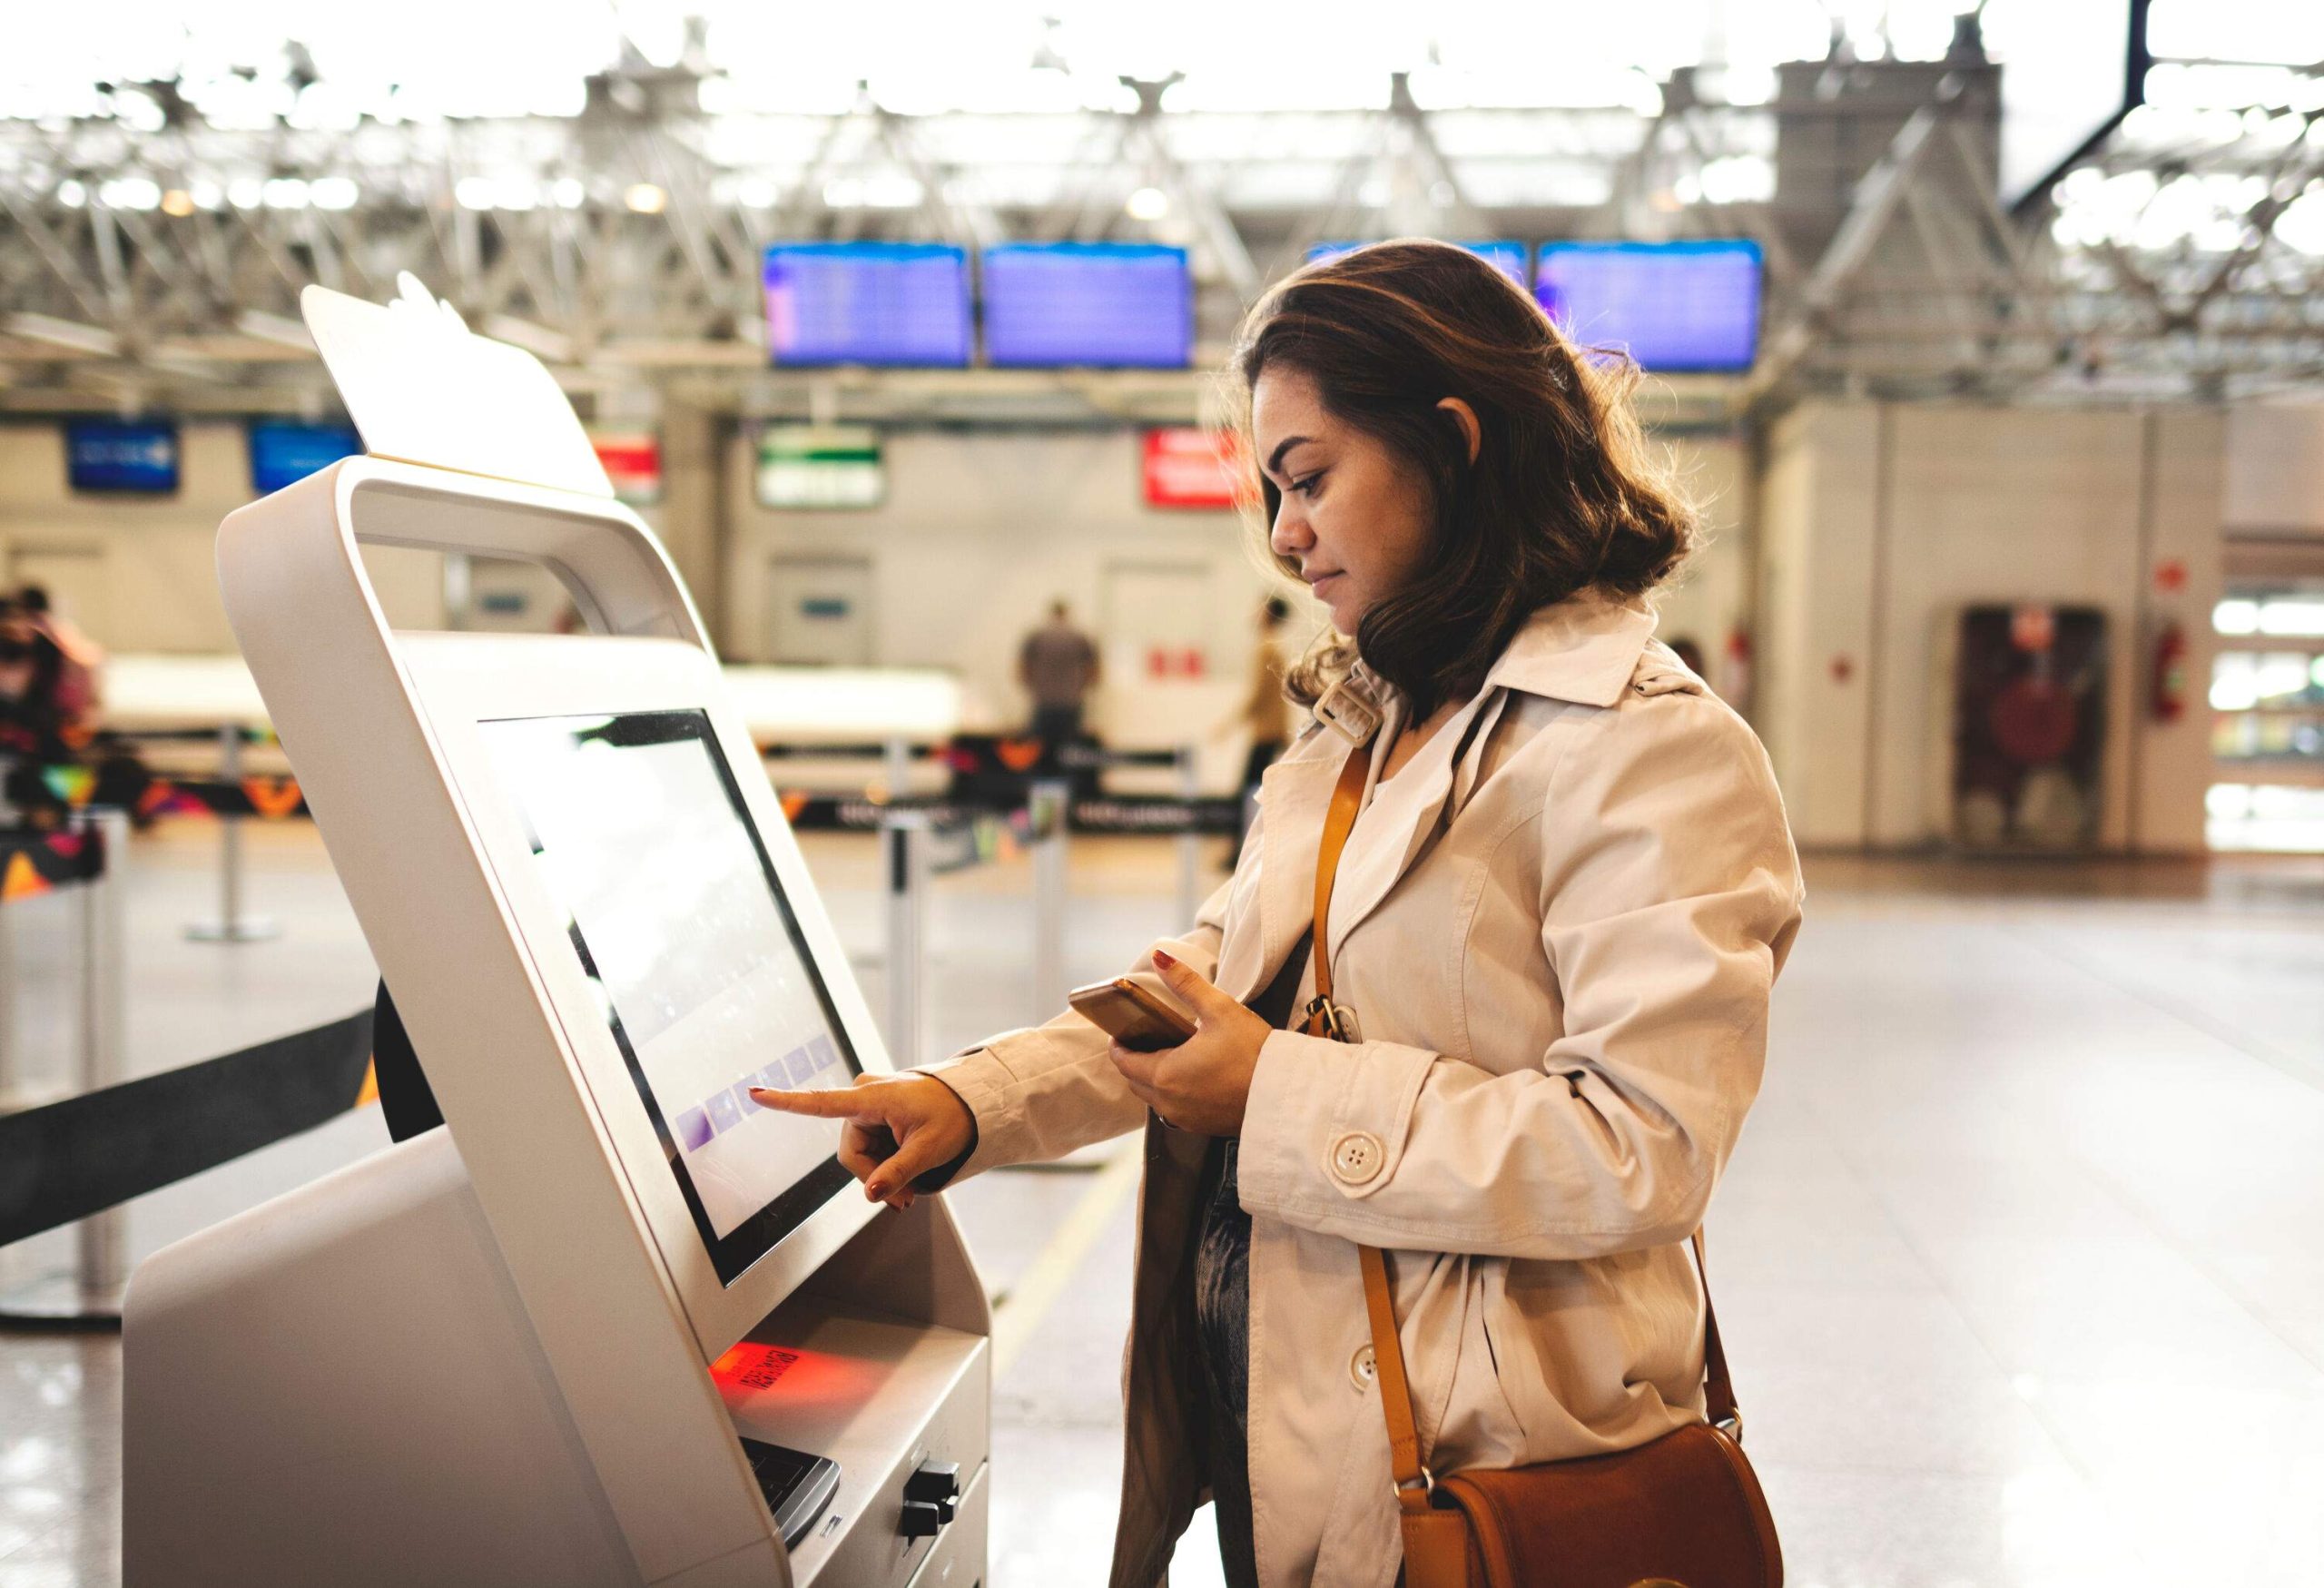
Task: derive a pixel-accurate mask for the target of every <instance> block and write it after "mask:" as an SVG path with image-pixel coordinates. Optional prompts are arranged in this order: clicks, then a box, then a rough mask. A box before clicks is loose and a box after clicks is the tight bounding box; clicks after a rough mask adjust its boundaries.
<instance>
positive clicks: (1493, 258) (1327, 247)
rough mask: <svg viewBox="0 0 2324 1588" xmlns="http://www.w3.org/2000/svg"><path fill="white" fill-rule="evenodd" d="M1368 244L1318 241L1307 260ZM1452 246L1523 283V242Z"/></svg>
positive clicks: (1332, 257)
mask: <svg viewBox="0 0 2324 1588" xmlns="http://www.w3.org/2000/svg"><path fill="white" fill-rule="evenodd" d="M1370 246H1371V244H1369V243H1364V242H1318V243H1315V244H1314V245H1312V246H1311V247H1310V248H1309V249H1308V250H1307V262H1308V263H1309V264H1315V263H1317V262H1318V261H1323V260H1327V259H1337V258H1339V257H1340V255H1342V254H1344V253H1354V252H1355V251H1356V250H1357V249H1359V248H1368V247H1370ZM1452 246H1453V247H1455V248H1465V249H1467V250H1468V251H1469V252H1471V253H1473V254H1475V255H1476V256H1477V257H1478V258H1479V259H1481V260H1483V261H1485V262H1486V263H1487V264H1489V265H1491V266H1492V268H1493V269H1495V270H1497V271H1500V272H1501V273H1502V275H1504V276H1507V277H1508V278H1509V279H1510V280H1511V281H1514V282H1516V283H1517V284H1518V285H1519V286H1523V285H1524V284H1525V245H1524V244H1523V243H1521V242H1456V243H1454V244H1453V245H1452Z"/></svg>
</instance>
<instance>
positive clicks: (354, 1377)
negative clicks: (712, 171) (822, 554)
mask: <svg viewBox="0 0 2324 1588" xmlns="http://www.w3.org/2000/svg"><path fill="white" fill-rule="evenodd" d="M306 310H307V314H308V321H309V324H310V327H311V328H312V329H313V330H314V332H315V337H316V341H317V345H318V346H319V348H320V350H321V351H322V352H323V355H324V357H325V360H326V361H327V362H328V363H329V365H330V369H331V372H332V374H333V376H334V378H335V379H336V380H338V381H339V383H340V390H341V392H342V395H343V396H344V397H345V398H346V399H347V402H348V407H349V410H350V413H351V415H352V416H353V417H354V419H355V420H356V423H357V425H358V427H359V429H361V431H362V433H363V437H364V439H365V442H366V445H367V447H368V449H369V452H368V454H367V455H366V456H361V457H356V458H350V459H344V460H342V461H341V462H340V463H337V464H334V465H332V466H331V467H330V468H329V469H324V470H322V471H320V473H318V474H315V475H312V476H310V477H309V478H306V479H303V480H300V482H298V483H297V484H295V485H292V486H291V487H288V488H285V489H284V490H281V491H280V492H277V493H275V494H274V495H272V496H270V497H268V498H264V499H263V500H261V501H260V502H257V503H253V504H252V505H251V506H250V507H248V508H242V509H241V510H240V511H238V512H236V513H235V514H233V515H232V516H231V517H230V518H228V519H227V521H226V523H225V524H224V526H223V527H222V528H221V530H220V534H219V575H220V583H221V587H222V592H223V594H224V597H225V600H226V607H227V612H228V616H229V617H230V619H231V622H232V624H233V626H234V631H235V635H236V638H237V639H238V641H239V642H240V643H241V646H242V649H243V654H244V656H245V657H246V658H247V659H248V661H249V663H250V666H251V672H252V674H253V676H255V677H256V679H257V681H258V684H259V686H260V689H261V693H262V694H263V695H264V696H265V698H266V701H267V705H268V710H269V713H270V715H271V718H272V720H273V722H274V725H275V728H276V731H277V733H278V734H279V735H280V736H281V741H282V744H283V747H284V749H285V750H286V751H287V752H288V754H289V755H290V757H291V764H292V767H293V770H294V771H295V772H296V773H297V774H298V776H299V778H300V785H301V788H302V790H303V791H304V792H305V794H306V795H307V798H308V802H309V804H310V809H311V810H312V811H313V813H314V816H315V819H316V823H317V825H318V827H319V828H320V832H321V834H322V837H323V840H324V842H325V843H326V845H327V846H328V847H329V849H330V855H331V859H332V863H333V864H334V866H335V868H336V869H337V871H338V873H339V875H340V881H341V883H343V885H344V886H345V888H346V891H347V894H348V898H349V901H350V903H351V904H352V905H353V906H354V909H355V912H356V915H357V917H358V919H359V921H360V922H361V923H362V926H363V929H364V933H365V936H366V938H367V940H368V941H369V943H370V946H371V950H372V952H373V955H374V957H375V958H376V959H377V961H378V962H379V969H380V973H381V975H382V977H383V978H384V980H385V981H386V982H387V984H388V987H389V991H390V992H391V993H392V995H393V996H394V999H395V1001H396V1004H397V1007H398V1009H399V1012H400V1013H401V1015H402V1017H403V1021H404V1024H405V1027H406V1029H407V1030H408V1031H409V1033H410V1036H411V1039H412V1042H413V1046H414V1048H415V1050H416V1051H417V1052H418V1054H419V1059H420V1062H421V1065H422V1067H423V1069H424V1070H426V1071H427V1074H428V1081H429V1084H430V1086H431V1087H432V1089H433V1090H434V1091H435V1092H436V1095H437V1098H438V1102H439V1103H440V1105H441V1107H442V1109H443V1112H444V1116H445V1119H446V1129H439V1130H434V1131H430V1132H428V1133H427V1134H426V1135H423V1136H420V1137H418V1138H416V1139H412V1140H409V1141H405V1142H402V1143H399V1144H398V1145H396V1146H394V1147H392V1148H389V1149H387V1150H385V1151H383V1152H381V1153H379V1154H377V1155H375V1156H374V1157H372V1158H370V1159H366V1160H365V1161H363V1162H361V1163H359V1164H357V1165H355V1166H353V1167H351V1168H350V1169H346V1170H344V1171H342V1172H340V1174H338V1175H334V1176H331V1177H330V1178H328V1179H324V1180H321V1181H319V1182H317V1183H316V1184H314V1185H312V1186H310V1187H307V1188H305V1189H301V1190H300V1191H298V1192H296V1193H293V1194H292V1195H291V1196H289V1197H285V1198H280V1199H278V1200H277V1201H275V1202H273V1203H270V1204H268V1205H267V1206H265V1207H263V1208H258V1209H255V1210H253V1211H252V1212H251V1213H249V1214H246V1215H243V1216H241V1217H240V1218H235V1219H231V1220H229V1221H227V1222H226V1223H225V1224H223V1225H221V1226H218V1227H216V1228H212V1229H211V1230H207V1231H204V1232H202V1234H200V1235H197V1236H195V1237H193V1238H190V1239H188V1240H186V1241H182V1242H180V1243H179V1244H178V1245H176V1246H173V1247H172V1248H168V1249H166V1250H164V1251H162V1252H161V1253H158V1254H156V1255H155V1256H154V1257H153V1258H152V1259H150V1260H149V1261H148V1262H147V1263H146V1264H145V1265H143V1267H141V1268H140V1269H139V1270H138V1272H137V1273H136V1274H135V1275H134V1276H133V1279H132V1282H131V1287H130V1293H129V1297H128V1301H127V1305H126V1307H125V1308H124V1317H125V1323H124V1406H123V1466H124V1495H123V1549H124V1567H125V1572H126V1575H127V1578H128V1580H129V1581H130V1583H133V1584H136V1583H169V1584H172V1585H175V1584H181V1583H256V1582H330V1583H379V1584H388V1583H396V1584H407V1583H415V1582H477V1583H496V1584H503V1583H544V1584H547V1583H556V1584H582V1583H607V1584H615V1583H622V1584H639V1583H685V1584H689V1585H692V1584H711V1583H738V1584H739V1583H832V1584H841V1583H844V1584H851V1585H852V1584H858V1583H864V1584H893V1585H895V1588H922V1585H924V1588H938V1585H939V1584H946V1585H957V1588H970V1585H971V1584H974V1583H978V1582H979V1581H980V1579H981V1577H982V1574H983V1570H984V1547H985V1546H984V1507H985V1492H986V1491H985V1485H984V1481H983V1475H984V1466H985V1454H986V1445H987V1428H988V1419H989V1411H988V1406H989V1399H990V1396H989V1385H988V1378H989V1373H990V1369H989V1366H988V1364H989V1352H988V1349H987V1341H986V1336H987V1335H988V1333H989V1329H990V1316H989V1313H988V1311H987V1308H986V1305H985V1301H984V1297H983V1291H982V1287H981V1286H980V1283H979V1282H978V1279H977V1277H976V1274H975V1271H974V1268H973V1267H972V1265H971V1264H970V1261H969V1258H968V1255H967V1251H966V1248H964V1246H963V1245H962V1243H961V1241H960V1237H959V1233H958V1231H957V1230H956V1228H954V1226H953V1225H952V1222H951V1220H950V1216H949V1214H947V1213H946V1211H945V1210H944V1208H943V1206H942V1200H941V1198H921V1199H920V1200H919V1201H918V1202H916V1203H915V1204H914V1205H913V1207H912V1208H909V1209H907V1210H904V1211H902V1212H901V1213H898V1212H894V1211H891V1210H888V1209H884V1208H877V1207H875V1206H873V1205H872V1204H870V1203H868V1202H867V1201H866V1200H865V1199H864V1198H863V1197H862V1195H861V1193H860V1192H859V1191H857V1190H856V1189H854V1187H853V1182H852V1179H851V1177H850V1176H849V1175H848V1174H847V1173H846V1171H845V1170H843V1169H842V1168H841V1167H840V1165H839V1163H838V1160H837V1159H836V1157H835V1156H834V1154H835V1149H836V1146H837V1140H838V1127H837V1125H836V1123H835V1122H832V1121H828V1120H817V1119H800V1118H797V1117H794V1116H789V1115H784V1114H779V1113H775V1112H772V1111H769V1110H762V1109H760V1108H759V1107H758V1106H757V1105H756V1104H755V1103H753V1101H752V1100H751V1097H750V1089H751V1088H752V1087H753V1086H779V1087H785V1088H794V1089H796V1088H814V1087H843V1086H848V1085H851V1084H852V1082H853V1080H854V1079H855V1078H856V1077H857V1076H858V1075H861V1074H864V1073H878V1072H881V1071H883V1070H887V1069H889V1068H890V1067H891V1059H890V1056H889V1054H888V1053H887V1051H886V1050H885V1048H884V1047H883V1045H882V1044H881V1038H880V1033H879V1031H878V1029H877V1027H876V1026H875V1025H874V1023H873V1021H872V1018H871V1014H870V1011H869V1010H868V1009H867V1008H866V1006H865V1004H864V1001H863V999H862V995H861V993H860V992H859V991H858V990H857V988H856V986H855V983H854V980H853V977H852V973H851V972H850V970H849V967H848V962H847V958H846V955H845V953H844V952H843V950H842V946H841V943H840V942H839V939H838V936H837V934H836V932H834V931H833V929H832V924H831V922H830V920H829V918H828V916H827V915H826V914H825V912H824V911H823V909H822V902H821V901H820V899H819V897H818V896H817V894H816V892H815V888H814V885H813V881H812V877H811V876H810V875H809V873H808V872H807V869H806V866H805V863H804V862H803V859H802V858H801V855H800V853H799V850H798V847H797V845H796V843H794V842H793V839H792V836H791V833H790V830H789V828H788V826H787V824H785V823H784V821H783V814H782V811H781V809H780V807H779V805H778V804H777V803H776V801H775V800H774V798H773V794H772V791H771V790H770V789H769V787H768V786H767V783H766V779H765V777H764V775H763V774H762V772H761V771H760V765H759V762H758V759H757V755H756V752H755V750H754V748H753V745H752V743H751V740H750V738H749V736H748V735H747V734H746V733H744V731H743V728H742V726H741V725H740V723H739V721H738V720H737V718H736V717H735V715H734V712H733V710H732V709H731V707H730V705H729V704H728V702H727V699H726V696H725V692H724V685H723V682H722V680H721V677H720V675H719V669H718V666H717V663H716V661H715V658H714V656H712V655H711V653H710V651H709V649H708V647H707V646H706V644H705V643H704V638H703V635H702V630H701V626H700V624H699V621H698V620H697V618H696V616H695V615H694V608H693V606H692V603H691V602H690V601H689V599H688V598H687V597H686V594H685V590H684V586H683V584H682V583H681V582H680V580H679V579H678V577H677V575H676V573H675V569H674V567H673V566H672V565H671V563H670V560H669V558H668V557H667V556H666V555H665V553H664V552H663V549H662V547H661V546H660V544H659V542H658V541H657V540H656V539H655V537H654V536H653V534H652V533H651V532H650V531H649V530H648V529H647V528H645V525H644V524H643V523H641V522H640V521H639V520H638V519H637V518H636V517H635V514H634V513H632V512H631V511H630V510H629V509H628V508H625V507H623V506H621V505H620V504H619V503H617V502H616V501H615V500H614V499H613V497H612V493H611V489H610V488H609V487H608V486H607V485H606V480H605V476H604V472H603V469H602V468H601V467H600V466H599V465H598V464H597V462H596V457H595V454H594V452H593V451H592V450H591V449H589V446H588V441H587V438H586V434H585V433H584V432H583V431H582V430H581V428H580V426H579V423H578V421H577V420H576V419H575V417H574V415H573V412H572V409H570V407H569V406H568V405H567V404H566V401H565V399H564V398H563V396H562V394H561V393H560V392H559V391H558V390H557V389H556V385H555V383H554V381H553V380H550V378H549V377H548V375H547V371H546V370H544V369H542V367H541V366H540V365H539V364H538V362H537V361H536V360H533V359H532V358H531V357H530V356H529V355H527V354H525V353H523V352H521V351H519V350H516V349H512V348H508V347H506V346H504V345H502V344H499V343H495V342H491V341H487V340H485V339H482V338H478V337H475V336H472V335H470V334H469V333H468V331H467V330H466V328H465V327H464V326H462V325H460V324H459V322H458V320H457V318H456V317H453V316H451V315H450V313H449V311H447V310H444V309H442V308H441V307H440V306H438V304H436V303H435V301H433V300H432V299H430V298H428V296H427V294H426V292H425V291H424V290H423V289H420V288H419V287H418V284H417V283H416V282H414V283H408V285H407V287H406V289H405V299H404V301H402V302H400V303H399V304H398V305H397V306H395V307H394V308H393V309H387V308H380V307H377V306H374V305H369V304H364V303H359V302H357V301H353V300H351V299H347V298H343V297H340V296H338V295H337V294H332V293H328V292H321V291H315V290H311V289H310V292H309V294H308V299H307V301H306ZM366 542H379V543H385V544H392V545H399V546H407V547H430V548H434V549H436V550H438V551H441V552H443V553H445V554H447V555H450V556H470V555H484V556H493V557H529V558H531V559H533V560H536V561H538V562H541V563H543V564H545V565H546V566H547V567H549V568H550V569H551V570H552V571H553V572H554V573H555V574H556V576H557V577H558V578H559V579H560V580H561V581H562V582H563V584H564V585H565V587H566V590H567V591H568V593H569V594H570V595H571V597H572V598H573V602H574V605H575V607H576V611H577V612H579V613H580V614H581V616H583V617H584V619H585V620H586V622H587V624H588V627H589V630H590V632H588V633H586V634H582V635H573V636H563V635H556V636H551V635H491V634H475V633H440V632H411V631H402V630H396V629H393V628H391V627H389V625H388V624H387V622H386V620H385V618H384V616H382V613H381V608H380V606H379V601H378V599H377V597H376V596H375V595H374V593H373V591H372V588H371V586H370V582H369V577H368V575H367V573H366V571H365V567H364V564H363V559H362V556H361V553H360V549H359V547H360V545H361V544H362V543H366Z"/></svg>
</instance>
